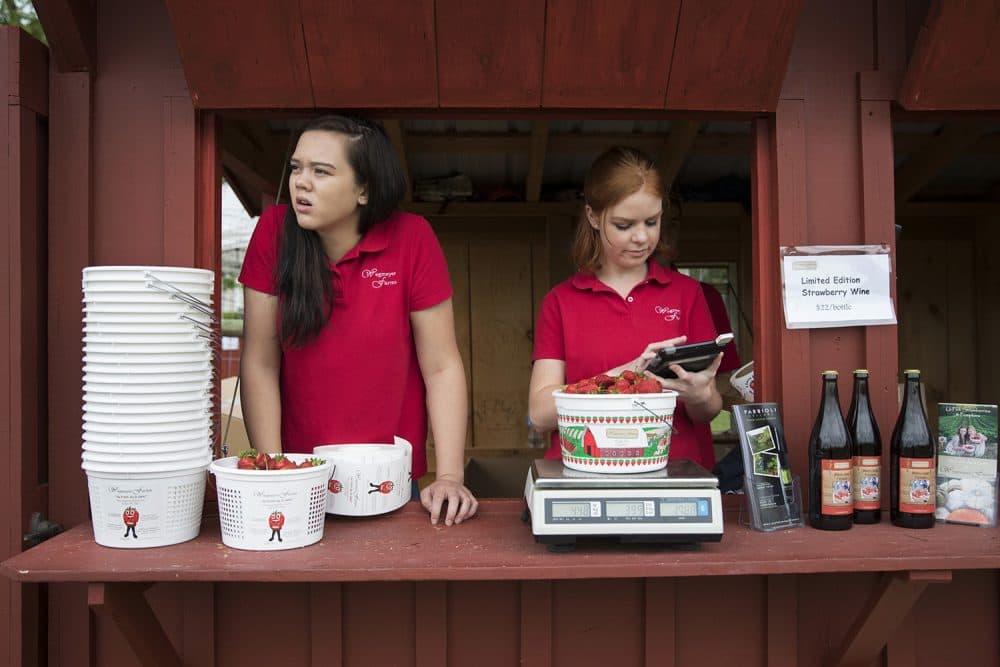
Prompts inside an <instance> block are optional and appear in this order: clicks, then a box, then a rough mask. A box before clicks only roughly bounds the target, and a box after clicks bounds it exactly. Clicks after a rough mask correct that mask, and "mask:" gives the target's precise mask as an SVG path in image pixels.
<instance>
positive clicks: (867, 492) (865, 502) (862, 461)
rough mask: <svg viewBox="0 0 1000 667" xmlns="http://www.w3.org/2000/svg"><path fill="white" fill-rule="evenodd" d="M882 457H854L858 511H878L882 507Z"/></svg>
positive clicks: (855, 506) (853, 486)
mask: <svg viewBox="0 0 1000 667" xmlns="http://www.w3.org/2000/svg"><path fill="white" fill-rule="evenodd" d="M881 474H882V457H880V456H855V457H854V475H853V480H852V482H853V484H852V486H851V488H852V489H854V509H856V510H877V509H880V508H881V507H882V503H881V499H882V496H881V495H880V494H879V488H880V487H881V481H882V480H881V479H879V476H880V475H881Z"/></svg>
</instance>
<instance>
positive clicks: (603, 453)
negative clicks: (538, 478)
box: [553, 371, 677, 473]
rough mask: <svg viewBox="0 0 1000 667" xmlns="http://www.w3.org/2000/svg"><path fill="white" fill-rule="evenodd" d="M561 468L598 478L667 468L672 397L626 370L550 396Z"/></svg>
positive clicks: (674, 396)
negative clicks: (610, 474) (554, 411)
mask: <svg viewBox="0 0 1000 667" xmlns="http://www.w3.org/2000/svg"><path fill="white" fill-rule="evenodd" d="M553 396H555V400H556V417H557V421H558V425H559V442H560V446H561V449H562V461H563V465H565V466H566V467H567V468H573V469H575V470H583V471H586V472H599V473H634V472H649V471H652V470H660V469H661V468H665V467H666V465H667V459H668V456H669V454H670V436H671V431H672V428H673V419H674V407H675V406H676V404H677V392H675V391H670V390H665V389H663V388H662V387H661V386H660V383H659V382H657V381H656V379H655V378H652V377H650V376H647V375H645V374H643V373H634V372H632V371H625V372H624V373H622V374H621V375H617V376H609V375H596V376H594V377H589V378H585V379H583V380H580V381H579V382H575V383H573V384H569V385H567V386H566V388H565V389H562V390H558V391H555V392H553Z"/></svg>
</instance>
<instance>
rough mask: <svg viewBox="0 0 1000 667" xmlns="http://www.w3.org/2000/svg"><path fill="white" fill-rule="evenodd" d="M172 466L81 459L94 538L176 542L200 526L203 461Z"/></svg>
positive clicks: (139, 544) (121, 544)
mask: <svg viewBox="0 0 1000 667" xmlns="http://www.w3.org/2000/svg"><path fill="white" fill-rule="evenodd" d="M192 463H193V461H192V462H189V463H187V464H185V465H184V466H179V467H178V469H176V470H153V469H149V470H147V469H146V468H151V467H152V464H145V465H141V464H132V465H129V466H126V465H121V466H118V465H114V464H101V463H93V462H87V461H85V462H84V464H83V468H84V470H85V471H86V472H87V487H88V490H89V492H90V513H91V517H92V519H93V528H94V540H95V541H96V542H97V543H98V544H100V545H102V546H106V547H118V548H123V549H139V548H144V547H162V546H168V545H171V544H179V543H181V542H186V541H188V540H191V539H194V538H195V537H197V536H198V532H199V531H200V530H201V515H202V505H203V501H204V497H205V468H206V466H207V462H205V463H204V464H200V463H199V464H198V465H196V466H192Z"/></svg>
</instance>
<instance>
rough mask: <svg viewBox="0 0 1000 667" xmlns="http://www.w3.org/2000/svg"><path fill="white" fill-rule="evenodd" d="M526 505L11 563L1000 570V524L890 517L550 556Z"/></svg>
mask: <svg viewBox="0 0 1000 667" xmlns="http://www.w3.org/2000/svg"><path fill="white" fill-rule="evenodd" d="M523 507H524V502H523V501H521V500H485V501H483V502H482V503H481V504H480V510H479V516H477V517H476V518H475V519H473V520H472V521H469V522H467V523H465V524H463V525H461V526H453V527H450V528H446V527H443V526H440V527H435V526H431V525H430V522H429V519H428V516H427V514H426V512H424V510H423V509H422V508H421V507H420V506H419V505H417V504H416V503H409V504H408V505H407V506H406V507H404V508H403V509H401V510H399V511H397V512H394V513H392V514H389V515H385V516H381V517H376V518H367V519H346V518H334V517H329V518H328V519H327V522H326V528H325V535H324V538H323V540H322V541H321V542H319V543H318V544H315V545H312V546H309V547H305V548H301V549H292V550H288V551H272V552H260V551H240V550H238V549H230V548H228V547H226V546H225V545H223V544H222V540H221V538H220V535H219V521H218V518H217V517H212V516H206V517H205V519H204V520H203V522H202V530H201V534H200V535H199V536H198V537H197V538H196V539H194V540H192V541H190V542H185V543H183V544H177V545H173V546H169V547H158V548H150V549H134V550H133V549H112V548H107V547H102V546H99V545H98V544H96V543H95V542H94V539H93V534H92V532H91V528H90V525H89V524H85V525H81V526H77V527H75V528H72V529H71V530H69V531H67V532H65V533H63V534H61V535H58V536H56V537H55V538H53V539H51V540H49V541H47V542H45V543H43V544H41V545H39V546H37V547H35V548H33V549H30V550H28V551H26V552H24V553H21V554H18V555H16V556H14V557H12V558H10V559H9V560H7V561H5V562H4V563H3V564H2V566H0V567H2V573H3V574H4V575H6V576H8V577H11V578H13V579H16V580H18V581H26V582H41V581H77V582H83V581H90V582H119V581H132V582H166V581H220V582H227V581H260V582H268V581H282V582H285V581H303V582H320V581H434V580H502V579H518V580H528V579H585V578H586V579H600V578H617V577H690V576H721V575H761V574H765V575H766V574H806V573H817V572H895V571H902V570H968V569H1000V531H998V530H996V529H993V528H975V527H971V526H954V525H938V526H936V527H935V528H933V529H931V530H907V529H903V528H896V527H893V526H891V525H890V524H889V523H888V522H886V521H883V522H882V523H881V524H877V525H874V526H855V527H854V528H852V529H851V530H849V531H846V532H825V531H819V530H814V529H812V528H808V527H805V528H799V529H794V530H787V531H781V532H777V533H757V532H753V531H751V530H749V529H748V528H746V527H744V526H741V525H739V523H738V522H737V520H736V517H735V516H732V515H729V516H727V517H726V518H727V523H726V532H725V535H724V536H723V538H722V542H720V543H717V544H703V545H701V546H700V547H699V548H697V549H694V550H690V551H685V550H676V549H671V548H669V547H661V546H624V545H618V544H587V545H584V546H581V547H580V548H579V549H578V550H577V551H575V552H571V553H550V552H549V551H548V550H547V549H546V548H545V546H544V545H541V544H536V543H535V541H534V539H533V537H532V535H531V531H530V529H529V527H528V526H527V525H526V524H524V523H522V522H521V511H522V509H523Z"/></svg>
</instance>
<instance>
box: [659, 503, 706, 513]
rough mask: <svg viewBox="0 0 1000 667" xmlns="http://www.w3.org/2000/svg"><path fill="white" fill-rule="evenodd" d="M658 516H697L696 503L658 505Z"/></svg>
mask: <svg viewBox="0 0 1000 667" xmlns="http://www.w3.org/2000/svg"><path fill="white" fill-rule="evenodd" d="M660 514H661V515H662V516H698V503H696V502H679V503H678V502H673V503H662V502H661V503H660Z"/></svg>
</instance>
